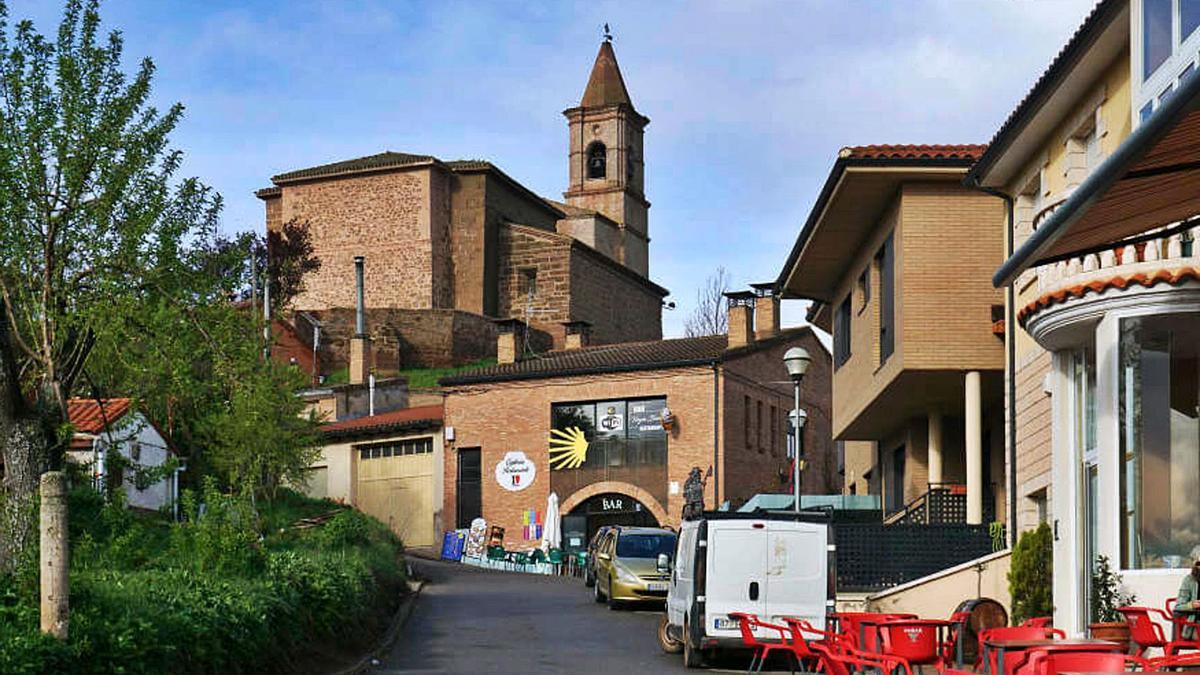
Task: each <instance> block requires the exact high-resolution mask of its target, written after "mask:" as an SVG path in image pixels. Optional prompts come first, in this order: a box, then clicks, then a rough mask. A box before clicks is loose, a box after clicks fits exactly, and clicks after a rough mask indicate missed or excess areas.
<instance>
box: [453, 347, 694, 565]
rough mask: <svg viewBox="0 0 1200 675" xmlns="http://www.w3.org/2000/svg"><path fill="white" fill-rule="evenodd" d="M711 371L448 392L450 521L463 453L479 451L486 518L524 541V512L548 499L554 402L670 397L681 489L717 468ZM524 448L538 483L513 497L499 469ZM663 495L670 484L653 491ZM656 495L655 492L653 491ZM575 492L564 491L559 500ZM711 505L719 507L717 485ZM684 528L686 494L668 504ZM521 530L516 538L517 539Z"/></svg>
mask: <svg viewBox="0 0 1200 675" xmlns="http://www.w3.org/2000/svg"><path fill="white" fill-rule="evenodd" d="M712 380H713V374H712V369H710V368H706V367H699V368H678V369H670V370H656V371H646V372H640V373H622V374H613V375H607V376H599V375H597V376H580V377H564V378H554V379H545V380H535V381H529V382H505V383H493V384H487V385H472V386H462V387H452V388H450V389H449V390H448V391H447V394H446V404H445V405H446V407H445V415H446V417H445V423H446V426H449V427H454V428H455V434H456V440H455V442H454V443H453V444H452V446H451V447H450V448H448V450H447V453H446V464H445V475H444V480H445V486H446V489H445V505H444V517H443V522H445V523H453V522H455V519H456V514H455V492H456V484H455V481H456V476H457V471H458V466H457V464H458V463H457V453H456V449H458V448H471V447H478V448H480V450H481V452H480V455H481V458H482V465H483V469H482V472H483V476H482V477H483V488H482V495H483V513H484V517H485V518H487V519H488V521H489V523H492V524H498V525H501V526H504V527H505V528H506V529H507V531H508V536H509V540H510V541H513V537H514V536H515V537H517V538H518V539H519V537H520V533H521V513H522V512H523V511H525V510H527V509H534V508H536V509H538V510H542V509H544V508H545V506H546V499H547V497H548V496H549V486H550V479H549V476H548V475H547V474H548V472H549V468H548V465H547V462H548V460H549V452H548V439H549V433H550V405H551V403H554V402H569V401H589V400H606V399H615V398H636V397H650V396H666V399H667V405H668V406H669V407H670V408H671V410H672V411H673V412H674V413H675V414H676V416H677V417H678V424H677V427H676V429H675V430H674V431H672V432H671V435H670V438H669V440H668V466H667V479H668V481H677V482H678V483H679V484H680V485H681V486H682V484H683V481H685V480H686V479H687V474H688V471H689V470H690V469H691V468H692V467H693V466H699V467H701V468H702V469H705V468H707V467H708V466H709V465H711V464H712V454H713V443H712V420H713V417H712V415H713V412H712ZM514 450H520V451H522V452H524V453H525V455H526V456H527V457H529V459H530V460H532V461H533V462H535V463H536V465H537V472H538V474H537V476H536V478H535V480H534V482H533V483H532V484H531V485H530V486H529V487H528V488H526V489H524V490H522V491H520V492H509V491H508V490H505V489H504V488H502V487H501V486H500V485H499V484H498V483H497V482H496V479H495V475H494V472H495V468H496V464H497V463H498V462H499V461H500V460H501V459H502V458H503V457H504V454H505V453H506V452H509V451H514ZM648 487H649V488H653V492H655V493H661V492H662V491H663V490H662V487H663V486H648ZM648 491H649V490H648ZM570 496H571V495H567V494H560V495H558V497H559V502H560V503H562V502H565V501H566V500H567V499H568V498H570ZM706 503H707V504H708V505H710V506H711V505H712V503H713V497H712V485H711V484H710V486H709V491H708V496H707V498H706ZM661 506H662V507H663V508H664V509H665V510H666V512H667V514H668V515H669V516H670V519H671V523H672V524H676V525H677V524H678V522H679V515H680V513H681V511H682V509H683V496H682V494H681V493H680V494H674V495H670V496H669V497H668V500H667V503H666V504H662V505H661ZM514 533H516V534H515V535H514Z"/></svg>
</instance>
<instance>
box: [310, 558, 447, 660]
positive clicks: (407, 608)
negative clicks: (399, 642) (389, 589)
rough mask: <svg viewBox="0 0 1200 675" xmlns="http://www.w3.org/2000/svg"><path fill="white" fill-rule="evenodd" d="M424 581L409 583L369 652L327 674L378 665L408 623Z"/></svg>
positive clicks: (423, 586)
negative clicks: (407, 588)
mask: <svg viewBox="0 0 1200 675" xmlns="http://www.w3.org/2000/svg"><path fill="white" fill-rule="evenodd" d="M425 583H426V582H425V581H421V580H418V581H415V582H413V583H412V584H411V592H410V593H409V594H408V595H407V596H405V598H404V600H403V601H401V603H400V607H399V609H397V610H396V614H395V615H394V616H393V617H392V623H391V625H389V626H388V629H387V631H386V632H384V634H383V637H382V638H380V639H379V642H378V643H376V645H375V646H374V647H373V648H372V649H371V650H370V651H369V652H367V653H366V654H365V655H364V656H363V657H362V658H361V659H359V660H358V661H357V662H355V663H354V665H352V666H349V667H347V668H343V669H341V670H335V671H333V672H331V673H329V675H356V674H357V673H361V672H364V671H366V670H367V669H369V668H372V667H374V666H378V665H380V663H379V661H381V660H382V658H381V657H383V656H384V655H385V653H386V652H387V651H389V650H390V649H391V648H392V645H393V644H395V642H396V638H398V637H400V630H401V629H402V628H404V624H406V623H408V618H409V617H410V616H412V613H413V609H414V608H415V607H416V605H417V598H419V597H421V589H423V588H425ZM373 662H374V663H373Z"/></svg>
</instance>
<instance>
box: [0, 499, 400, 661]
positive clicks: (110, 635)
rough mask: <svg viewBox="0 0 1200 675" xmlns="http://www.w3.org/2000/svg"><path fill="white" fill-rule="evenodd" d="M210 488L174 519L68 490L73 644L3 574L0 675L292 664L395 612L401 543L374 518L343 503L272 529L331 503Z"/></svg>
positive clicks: (32, 592) (28, 592)
mask: <svg viewBox="0 0 1200 675" xmlns="http://www.w3.org/2000/svg"><path fill="white" fill-rule="evenodd" d="M206 493H207V494H206V495H205V498H204V501H205V502H206V503H207V508H206V510H205V511H204V516H203V517H199V509H198V508H197V507H196V500H195V499H191V500H189V502H188V510H189V512H190V514H191V520H189V521H188V522H187V523H185V524H181V525H172V524H169V523H166V522H164V521H162V520H161V519H145V518H139V517H135V516H133V515H131V514H129V513H128V511H126V510H124V509H123V507H122V506H121V505H114V506H107V507H105V506H102V505H100V504H99V503H98V501H97V499H96V498H95V497H94V495H89V494H86V493H78V494H76V495H74V496H73V500H72V518H71V520H72V537H73V556H72V569H71V626H70V639H69V640H68V641H67V642H65V643H59V642H58V641H56V640H53V639H50V638H46V637H44V636H42V635H40V634H39V633H38V630H37V628H38V616H37V604H36V593H37V591H36V588H23V587H22V584H21V583H20V582H18V581H16V580H15V579H12V578H9V579H0V673H6V674H9V673H14V674H23V673H48V672H72V673H162V672H173V673H212V672H221V673H239V672H256V673H257V672H293V671H295V670H297V669H298V666H297V662H296V659H297V658H298V657H299V658H304V656H305V654H306V653H307V650H309V649H310V648H311V647H312V646H313V645H314V644H319V643H322V642H325V643H333V642H338V643H341V642H344V641H346V640H350V639H355V638H359V639H361V637H362V636H363V635H364V634H369V633H370V632H371V631H370V630H369V629H370V627H372V626H373V625H375V624H376V623H377V622H379V621H380V620H381V619H382V617H385V616H386V615H387V614H388V613H389V612H390V610H391V609H392V608H393V606H394V604H395V602H396V599H397V597H398V591H399V589H400V585H401V583H402V582H403V580H404V566H403V563H402V560H401V558H400V548H401V547H400V542H399V541H398V540H397V539H396V538H395V537H394V536H393V535H392V533H391V532H390V531H388V530H387V528H386V527H384V526H383V525H382V524H380V523H379V522H378V521H375V520H373V519H371V518H369V517H367V516H364V515H362V514H361V513H359V512H357V511H353V510H348V509H345V510H341V511H340V512H339V513H338V514H337V515H336V516H335V517H333V518H332V519H331V520H329V521H328V522H327V523H326V524H325V526H323V527H316V528H311V529H305V530H286V531H281V530H280V528H281V527H285V526H286V525H287V524H289V523H291V522H294V521H295V520H296V519H297V518H299V517H305V516H313V515H319V514H327V513H329V512H330V511H333V510H335V509H337V508H339V507H337V506H336V505H334V504H332V503H331V502H322V501H315V500H308V499H305V498H303V497H300V496H299V495H296V494H294V493H287V494H285V495H283V497H282V498H281V500H280V501H279V502H278V503H275V504H268V505H265V506H263V508H262V510H261V512H256V511H255V510H253V509H251V508H249V506H248V504H244V503H241V502H239V501H237V500H234V499H231V498H228V497H224V496H222V495H219V494H218V493H217V492H216V491H215V490H214V489H212V488H211V486H210V487H209V488H208V490H206ZM260 530H263V531H266V532H267V535H266V536H265V538H260V537H259V535H258V534H257V533H258V532H259V531H260ZM26 585H28V584H26ZM302 665H303V662H302Z"/></svg>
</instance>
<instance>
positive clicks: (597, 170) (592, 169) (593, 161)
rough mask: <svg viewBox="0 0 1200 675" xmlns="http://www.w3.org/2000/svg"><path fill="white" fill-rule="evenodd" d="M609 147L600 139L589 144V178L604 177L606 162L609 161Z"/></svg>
mask: <svg viewBox="0 0 1200 675" xmlns="http://www.w3.org/2000/svg"><path fill="white" fill-rule="evenodd" d="M607 155H608V148H606V147H604V144H603V143H601V142H600V141H596V142H595V143H592V144H591V145H589V146H588V149H587V175H588V178H604V176H605V175H606V170H605V164H606V162H607V161H608V157H607Z"/></svg>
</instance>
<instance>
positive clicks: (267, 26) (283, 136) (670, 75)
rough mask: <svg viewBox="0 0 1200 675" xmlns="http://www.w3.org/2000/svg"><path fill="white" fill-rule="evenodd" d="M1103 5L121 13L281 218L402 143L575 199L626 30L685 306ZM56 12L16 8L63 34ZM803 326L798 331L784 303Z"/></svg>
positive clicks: (196, 121)
mask: <svg viewBox="0 0 1200 675" xmlns="http://www.w3.org/2000/svg"><path fill="white" fill-rule="evenodd" d="M1092 4H1093V0H1040V1H1037V2H1034V1H1032V0H1023V1H1016V0H1007V1H1001V0H988V1H986V2H985V1H982V0H941V1H934V0H929V1H924V0H922V1H918V0H904V1H902V2H885V1H883V0H879V1H876V2H868V1H866V0H852V1H846V0H828V1H822V0H790V1H787V2H783V1H775V2H766V1H755V0H727V1H725V2H633V1H626V2H607V1H603V0H601V1H591V2H487V3H485V2H474V3H464V2H453V1H446V0H438V1H436V2H433V1H431V2H349V1H346V2H304V1H299V0H289V1H287V2H279V1H278V0H273V1H271V2H266V1H261V2H251V1H247V2H234V1H221V0H205V1H204V2H183V1H182V0H178V1H168V2H164V1H162V0H137V1H135V0H110V1H109V2H107V3H105V5H104V6H103V15H104V18H105V21H106V24H107V25H108V27H110V28H119V29H121V30H122V31H123V33H124V34H125V38H126V55H127V57H129V58H130V59H131V61H132V60H133V59H137V58H141V57H143V56H149V57H151V58H152V59H153V60H154V61H155V63H156V65H157V67H158V72H157V78H156V87H155V90H156V91H155V97H156V100H157V101H158V102H159V103H160V104H161V105H164V106H165V105H167V104H169V103H171V102H174V101H180V102H182V103H183V104H184V105H185V106H186V108H187V113H186V118H185V120H184V121H183V123H182V124H181V126H180V128H179V129H178V131H177V132H176V134H175V136H174V141H175V145H176V147H178V148H180V149H182V150H183V151H184V152H185V153H186V162H185V165H184V171H185V173H187V174H188V175H195V176H199V177H200V178H201V179H202V180H203V181H204V182H205V183H207V184H209V185H212V186H213V187H215V188H216V189H217V190H218V191H220V192H221V194H222V195H223V196H224V197H225V200H226V210H225V227H226V228H227V229H229V230H242V229H250V228H256V229H261V228H262V226H263V214H262V207H261V204H260V202H259V201H258V200H257V199H255V198H254V196H253V195H252V194H251V193H252V192H253V191H254V190H255V189H256V188H259V187H263V186H266V185H268V184H269V177H270V176H271V175H273V174H276V173H280V172H282V171H286V170H289V169H295V168H301V167H304V166H309V165H313V164H320V163H324V162H329V161H336V160H339V159H346V158H350V157H357V156H360V155H365V154H371V153H375V152H380V151H382V150H389V149H390V150H398V151H407V152H414V153H421V154H432V155H436V156H438V157H441V158H443V159H459V158H478V159H487V160H490V161H492V162H494V163H496V164H497V165H499V166H500V167H502V168H503V169H504V171H505V172H506V173H508V174H509V175H511V176H513V177H514V178H516V179H517V180H519V181H521V182H522V183H524V184H525V185H526V186H528V187H530V188H531V189H533V190H534V191H536V192H538V193H539V194H542V195H545V196H549V197H553V198H558V197H560V196H561V192H562V191H563V189H564V188H565V186H566V172H567V164H566V144H567V130H566V120H565V119H564V118H563V117H562V115H561V111H562V110H564V109H566V108H569V107H572V106H574V105H576V104H577V103H578V101H579V97H580V96H581V95H582V93H583V87H584V84H585V83H586V81H587V76H588V72H589V70H590V68H591V65H592V61H593V59H594V58H595V54H596V49H597V47H598V45H599V40H600V27H601V26H602V25H603V24H604V23H605V22H608V23H609V24H611V26H612V29H613V33H614V35H615V42H614V46H615V48H616V52H617V58H618V61H619V62H620V64H621V68H622V72H623V74H624V76H625V81H626V84H627V85H628V88H629V91H630V94H631V96H632V97H633V101H634V105H635V106H636V107H637V108H638V110H639V111H640V112H642V113H643V114H645V115H647V116H649V117H650V119H651V123H650V126H649V127H648V128H647V132H646V163H647V167H646V182H647V188H646V190H647V196H648V198H649V199H650V201H651V202H652V203H653V206H652V208H651V210H650V236H651V238H652V243H651V248H650V273H651V276H652V277H653V279H654V280H655V281H657V282H658V283H660V284H662V285H664V286H666V287H667V288H669V289H671V291H672V297H671V298H670V299H672V300H674V301H675V302H676V303H677V305H678V309H676V310H675V311H674V312H665V313H664V321H663V323H664V333H665V334H667V335H679V334H681V333H682V324H683V319H684V317H685V316H686V315H687V313H688V311H689V310H690V308H691V307H692V306H693V305H694V303H695V291H696V288H698V287H699V286H700V285H701V283H702V282H703V280H704V278H705V276H706V275H708V274H710V273H711V272H712V271H713V270H714V269H715V268H716V267H717V266H718V265H723V266H724V267H726V268H727V269H728V270H729V272H730V273H731V275H732V277H733V281H734V283H735V285H744V284H746V283H749V282H755V281H768V280H771V279H774V278H775V276H776V275H777V274H778V272H779V270H780V267H781V266H782V264H783V261H784V258H785V256H786V255H787V251H788V250H789V248H790V247H791V244H792V242H793V241H794V240H795V236H796V234H797V232H798V230H799V227H800V225H801V223H802V222H803V220H804V218H805V217H806V216H807V214H808V210H809V208H810V207H811V205H812V203H813V200H814V199H815V198H816V194H817V191H818V190H819V189H820V186H821V184H822V182H823V181H824V179H825V176H826V175H827V174H828V171H829V167H830V165H831V164H832V162H833V160H834V159H835V157H836V154H837V150H838V149H839V148H841V147H842V146H846V145H860V144H866V143H969V142H985V141H987V140H988V139H989V138H990V137H991V135H992V134H993V133H994V131H995V129H996V128H997V127H998V126H999V124H1000V123H1001V122H1002V121H1003V119H1004V118H1005V117H1006V116H1007V115H1008V114H1009V112H1011V110H1012V109H1013V107H1014V106H1015V105H1016V103H1017V101H1019V100H1020V98H1021V97H1022V96H1023V95H1024V94H1025V92H1026V91H1027V90H1028V89H1029V87H1030V86H1031V85H1032V84H1033V82H1034V80H1035V79H1036V78H1037V76H1038V75H1039V74H1040V73H1041V72H1042V70H1043V69H1044V68H1045V67H1046V65H1047V64H1048V63H1049V62H1050V59H1051V58H1052V57H1053V55H1054V54H1055V53H1056V52H1057V51H1058V50H1059V49H1060V48H1061V47H1062V45H1063V44H1064V43H1065V42H1066V40H1067V38H1068V37H1069V36H1070V34H1071V33H1072V32H1073V31H1074V30H1075V28H1076V27H1077V26H1078V25H1079V23H1080V22H1081V21H1082V20H1083V17H1084V16H1085V15H1086V13H1087V11H1088V9H1089V8H1090V7H1091V5H1092ZM58 11H59V9H58V3H57V2H53V1H47V0H41V1H39V2H31V1H29V0H17V1H12V2H10V14H11V15H12V17H13V18H33V19H34V20H35V21H36V22H37V23H38V25H39V27H40V28H41V29H42V30H43V32H50V33H52V32H53V31H54V28H55V25H56V22H57V18H58ZM786 305H787V306H786V307H785V323H797V322H799V321H800V320H801V319H802V316H803V314H802V311H801V310H802V308H801V307H800V303H799V302H788V303H786Z"/></svg>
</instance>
